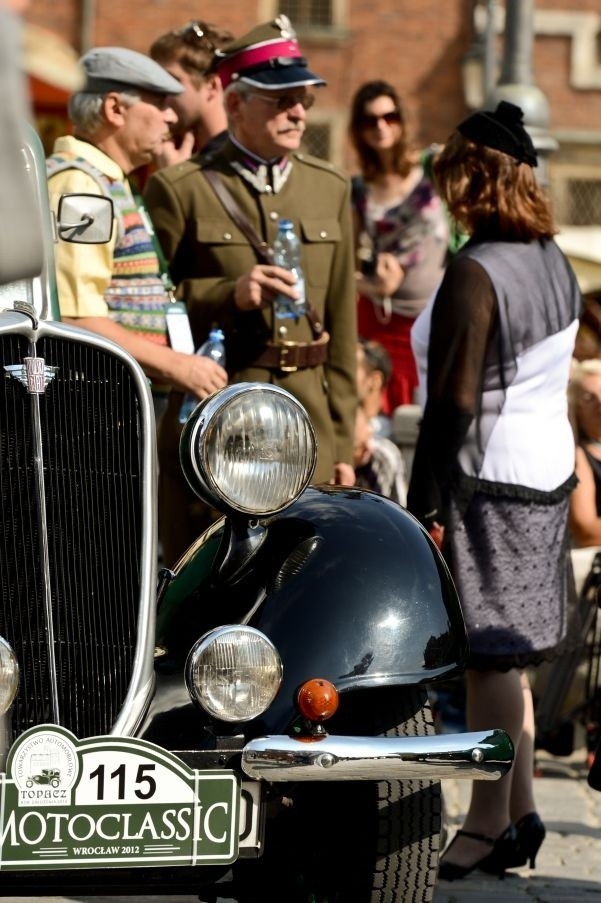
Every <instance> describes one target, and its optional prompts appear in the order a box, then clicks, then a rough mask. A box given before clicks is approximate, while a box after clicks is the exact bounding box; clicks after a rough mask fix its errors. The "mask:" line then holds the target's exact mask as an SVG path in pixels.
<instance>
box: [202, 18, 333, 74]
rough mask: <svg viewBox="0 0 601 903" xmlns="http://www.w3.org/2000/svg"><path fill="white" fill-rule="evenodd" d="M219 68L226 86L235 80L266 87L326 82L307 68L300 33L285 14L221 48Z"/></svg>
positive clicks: (219, 51) (218, 56) (216, 62)
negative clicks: (298, 37) (299, 44)
mask: <svg viewBox="0 0 601 903" xmlns="http://www.w3.org/2000/svg"><path fill="white" fill-rule="evenodd" d="M215 67H216V70H217V73H218V74H219V77H220V78H221V82H222V84H223V87H224V88H227V87H228V85H230V84H231V83H232V82H234V81H242V82H245V83H246V84H248V85H254V87H256V88H264V89H266V90H275V89H277V88H295V87H301V86H303V85H325V81H324V79H323V78H320V76H319V75H315V74H314V73H313V72H311V71H310V70H309V69H308V68H307V60H306V59H305V58H304V56H302V54H301V50H300V47H299V46H298V41H297V40H296V33H295V31H294V29H293V27H292V25H291V23H290V20H289V18H288V17H287V16H283V15H282V16H278V17H277V19H273V20H272V21H271V22H267V23H265V24H264V25H257V27H256V28H253V30H252V31H249V32H248V34H245V35H243V36H242V37H241V38H238V40H236V41H232V43H231V44H226V46H225V47H222V48H221V49H220V50H217V51H216V52H215Z"/></svg>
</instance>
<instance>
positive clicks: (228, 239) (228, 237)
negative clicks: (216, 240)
mask: <svg viewBox="0 0 601 903" xmlns="http://www.w3.org/2000/svg"><path fill="white" fill-rule="evenodd" d="M223 237H224V239H225V240H226V241H230V239H231V237H232V233H231V232H224V233H223Z"/></svg>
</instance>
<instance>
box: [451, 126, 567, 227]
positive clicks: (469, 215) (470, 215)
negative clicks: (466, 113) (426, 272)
mask: <svg viewBox="0 0 601 903" xmlns="http://www.w3.org/2000/svg"><path fill="white" fill-rule="evenodd" d="M433 170H434V178H435V180H436V185H437V188H438V191H439V193H440V195H441V197H442V198H443V199H444V201H445V202H446V205H447V208H448V211H449V213H450V214H451V216H452V217H453V219H454V220H455V221H456V222H457V223H459V225H461V226H463V228H465V229H466V230H467V232H469V233H470V235H474V234H477V235H479V236H488V235H490V236H491V237H492V238H495V239H497V240H500V241H533V240H536V239H539V238H552V237H553V235H554V234H555V233H556V231H557V230H556V228H555V224H554V221H553V213H552V211H551V205H550V203H549V199H548V197H547V195H546V194H545V192H544V190H543V188H542V187H541V185H540V184H539V183H538V181H537V179H536V175H535V172H534V169H533V168H532V167H531V166H529V165H528V164H527V163H520V162H519V161H518V160H515V159H514V158H513V157H510V156H509V155H508V154H504V153H501V151H497V150H493V149H492V148H490V147H484V146H483V145H481V144H475V143H474V142H473V141H470V140H469V139H468V138H464V136H463V135H461V134H460V133H459V132H453V134H452V135H451V137H450V138H449V140H448V141H447V143H446V144H445V146H444V148H443V149H442V151H441V153H440V154H439V155H438V157H437V158H436V160H435V161H434V165H433Z"/></svg>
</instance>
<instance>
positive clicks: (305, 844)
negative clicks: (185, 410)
mask: <svg viewBox="0 0 601 903" xmlns="http://www.w3.org/2000/svg"><path fill="white" fill-rule="evenodd" d="M23 154H24V156H23V159H24V160H25V162H26V167H27V169H28V171H29V173H30V176H31V182H32V184H34V185H35V186H36V190H37V193H38V197H39V198H40V213H41V220H42V224H43V232H44V234H45V236H46V244H45V247H46V250H45V257H44V263H43V268H42V270H41V273H40V274H39V275H37V276H35V277H33V278H26V279H23V280H21V281H13V282H11V283H10V284H8V285H4V286H3V287H2V288H1V290H0V308H1V309H0V373H1V378H0V561H1V564H0V573H1V587H2V594H1V604H0V711H1V717H2V748H1V749H0V754H1V758H2V763H3V769H4V772H5V773H4V775H3V776H2V781H1V784H0V793H1V799H0V894H2V895H6V894H15V893H19V894H24V893H33V892H34V891H35V893H36V894H39V893H40V888H44V889H45V890H44V892H45V893H47V894H50V895H54V894H56V893H58V892H71V893H73V892H87V893H94V892H96V893H98V892H102V893H104V894H108V893H117V892H132V891H136V890H139V889H140V888H142V887H143V888H144V889H145V890H146V891H148V893H162V894H165V895H166V896H170V895H173V894H175V893H187V892H195V893H198V894H200V895H201V899H202V900H206V901H208V900H214V901H216V900H218V899H219V897H220V896H224V897H230V898H231V897H234V898H235V899H237V900H239V901H240V903H251V901H258V900H261V901H268V900H269V901H276V900H277V901H278V903H283V901H286V903H292V901H295V900H298V901H304V903H309V901H311V900H324V901H329V903H334V901H337V903H342V901H347V903H363V901H379V903H392V901H402V903H408V901H427V900H430V899H431V898H432V893H433V888H434V884H435V880H436V868H437V859H438V852H439V845H440V831H441V794H440V783H439V782H440V779H441V778H443V777H447V776H449V777H451V776H452V777H465V778H487V779H494V778H498V777H500V776H501V775H503V774H504V773H505V772H506V771H507V770H508V768H509V767H510V765H511V760H512V752H513V751H512V748H511V743H510V741H509V738H508V737H507V736H506V735H505V734H504V733H503V732H501V731H495V730H494V724H491V730H490V731H489V732H483V733H478V734H459V735H451V734H443V735H437V734H436V733H435V731H434V726H433V720H432V715H431V711H430V705H429V698H428V689H429V687H431V686H433V685H435V684H436V682H437V681H441V680H447V679H448V678H449V677H450V676H451V675H453V674H455V673H457V672H458V671H459V670H460V669H461V667H462V665H463V662H464V658H465V653H466V636H465V630H464V625H463V620H462V615H461V610H460V606H459V602H458V599H457V596H456V593H455V589H454V587H453V584H452V581H451V579H450V576H449V573H448V571H447V568H446V566H445V564H444V561H443V559H442V558H441V556H440V555H439V553H438V551H437V549H436V548H435V546H434V544H433V543H432V542H431V540H430V538H429V537H428V536H427V534H426V533H425V531H424V530H423V529H422V527H421V526H420V525H419V524H418V523H417V521H416V520H414V518H412V517H411V516H410V515H409V514H408V513H407V512H406V511H404V510H402V509H401V508H400V507H398V506H397V505H395V504H394V503H392V502H390V501H388V500H386V499H383V498H381V497H380V496H377V495H374V494H372V493H369V492H364V491H360V490H358V489H340V488H334V487H331V486H311V485H310V480H311V475H312V472H313V467H314V462H315V439H314V434H313V430H312V427H311V424H310V422H309V420H308V418H307V415H306V413H305V411H304V410H303V409H302V407H301V406H300V405H299V404H298V403H297V402H296V401H295V400H294V399H293V398H292V397H291V396H290V395H288V394H287V393H286V392H284V391H283V390H281V389H278V388H275V387H273V386H269V385H254V384H253V385H242V386H230V387H228V388H226V389H224V390H222V391H221V392H219V393H217V394H215V395H214V396H212V397H211V398H209V399H207V400H206V401H205V402H203V403H201V404H200V405H199V406H198V407H197V408H196V410H195V411H194V413H193V414H192V415H191V417H190V419H189V420H188V422H187V424H186V426H185V428H184V430H183V435H182V446H181V461H182V466H183V468H184V472H185V474H186V477H187V479H188V481H189V482H190V485H191V486H192V487H193V488H194V489H195V490H196V491H197V492H198V493H199V494H200V495H201V496H203V497H204V498H205V499H206V500H208V501H209V502H210V503H211V504H212V505H214V506H215V507H217V508H219V509H220V510H221V511H222V512H223V514H224V517H223V518H222V519H221V520H219V521H218V522H217V523H216V524H214V526H213V527H211V528H210V529H209V530H208V531H207V532H206V533H205V534H204V535H203V536H201V537H199V538H198V540H197V541H196V542H195V543H194V544H193V546H192V547H191V548H190V549H189V550H188V552H187V553H186V554H185V555H184V556H183V558H182V559H181V561H180V562H179V563H178V565H177V566H176V567H175V568H174V569H173V571H168V570H165V569H162V570H160V572H158V573H157V540H156V500H155V497H156V469H157V462H156V452H155V423H154V414H153V408H152V401H151V395H150V392H149V388H148V382H147V379H146V377H145V375H144V373H143V372H142V370H141V369H140V368H139V367H138V365H137V364H136V362H135V361H134V360H133V359H132V358H131V357H130V356H129V355H128V354H126V353H125V352H124V351H123V350H122V349H120V348H119V347H117V346H116V345H114V344H113V343H111V342H109V341H107V340H104V339H102V338H101V337H100V336H98V335H95V334H92V333H89V332H85V331H83V330H78V329H76V328H74V327H71V326H68V325H66V324H63V323H61V322H60V321H59V317H58V312H57V307H56V298H55V286H54V276H53V270H52V242H51V240H50V236H53V235H54V236H55V237H56V239H57V240H71V241H74V240H75V241H89V240H96V241H98V240H106V235H105V236H104V239H103V235H104V233H105V232H106V228H107V227H106V223H107V222H108V228H109V230H110V225H111V211H110V207H109V208H108V209H107V208H106V204H109V205H110V202H109V201H106V199H93V198H89V197H85V196H80V197H68V198H66V199H65V204H64V207H61V210H60V211H59V222H58V224H53V223H52V221H51V219H50V215H49V212H48V209H47V205H46V202H45V200H43V199H44V198H45V175H44V161H43V157H42V153H41V148H40V146H39V143H38V142H37V140H36V138H35V136H34V135H33V134H32V135H31V136H30V138H29V140H28V142H27V143H26V144H25V146H24V148H23ZM105 201H106V204H105V203H104V202H105ZM103 207H105V209H103ZM4 226H5V227H6V224H4ZM35 227H36V224H35V223H32V229H35ZM35 756H46V757H47V759H46V761H47V762H48V763H51V764H50V765H49V766H48V767H51V768H52V769H53V770H54V771H53V774H54V779H53V780H52V781H50V782H44V781H41V780H40V781H37V782H33V783H34V786H31V785H28V780H29V781H31V773H32V767H33V766H32V759H33V757H35Z"/></svg>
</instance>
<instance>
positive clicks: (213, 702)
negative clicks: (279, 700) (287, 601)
mask: <svg viewBox="0 0 601 903" xmlns="http://www.w3.org/2000/svg"><path fill="white" fill-rule="evenodd" d="M281 681H282V663H281V660H280V656H279V655H278V653H277V650H276V649H275V647H274V646H273V644H272V643H271V641H270V640H268V639H267V637H266V636H265V635H264V634H263V633H261V632H260V631H259V630H255V628H254V627H247V626H245V625H238V624H237V625H232V626H227V627H219V628H218V629H217V630H212V631H211V632H210V633H207V634H205V636H204V637H202V638H201V639H200V640H198V642H197V643H196V644H195V645H194V646H193V648H192V650H191V651H190V654H189V656H188V661H187V662H186V684H187V686H188V692H189V693H190V695H191V696H192V697H193V699H195V700H196V701H197V702H198V703H199V704H200V705H201V706H202V707H203V709H204V710H205V711H206V712H208V713H209V715H212V716H213V717H214V718H219V719H220V720H221V721H249V720H250V719H251V718H256V717H257V715H261V714H262V713H263V712H264V711H265V710H266V709H267V708H268V707H269V706H270V705H271V703H272V702H273V700H274V698H275V696H276V693H277V692H278V690H279V688H280V683H281Z"/></svg>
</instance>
